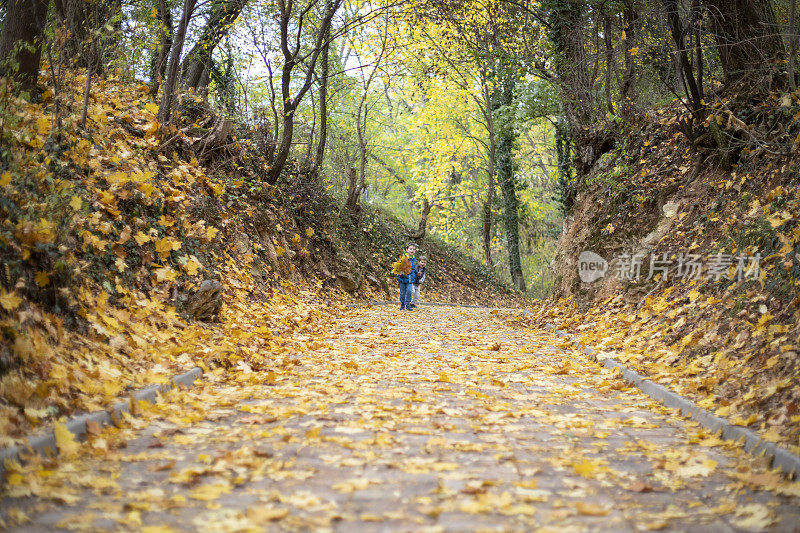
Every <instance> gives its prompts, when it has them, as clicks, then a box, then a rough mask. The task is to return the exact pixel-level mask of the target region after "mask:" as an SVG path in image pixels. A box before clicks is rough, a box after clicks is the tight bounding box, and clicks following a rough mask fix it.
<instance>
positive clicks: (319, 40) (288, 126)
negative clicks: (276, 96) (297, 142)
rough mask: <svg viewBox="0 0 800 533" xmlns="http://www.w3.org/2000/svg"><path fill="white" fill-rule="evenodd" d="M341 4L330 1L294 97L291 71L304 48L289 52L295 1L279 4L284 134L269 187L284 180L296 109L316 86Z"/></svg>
mask: <svg viewBox="0 0 800 533" xmlns="http://www.w3.org/2000/svg"><path fill="white" fill-rule="evenodd" d="M342 1H343V0H332V1H331V2H329V4H328V6H327V8H326V12H325V16H324V17H323V19H322V21H321V22H320V27H319V29H318V30H317V35H316V39H315V44H314V48H313V50H312V51H311V52H310V54H309V56H310V57H309V58H308V59H307V60H306V65H307V68H308V71H307V72H306V77H305V80H304V81H303V84H302V86H301V87H300V89H299V90H298V91H297V93H296V94H295V96H294V97H292V95H291V83H292V71H293V70H294V67H295V66H296V65H297V58H298V55H299V54H300V52H301V48H300V45H299V44H298V45H297V47H296V48H295V49H294V50H290V49H289V21H290V20H291V18H292V12H291V10H292V2H286V1H285V0H279V2H278V6H279V8H280V23H279V25H280V39H281V51H282V52H283V58H284V62H283V71H282V74H281V97H282V101H283V129H282V131H281V141H280V144H279V145H278V151H277V153H276V154H275V159H274V161H273V162H272V166H271V167H270V169H269V173H268V174H267V180H266V181H267V183H269V184H270V185H274V184H276V183H277V182H278V179H279V178H280V177H281V172H283V167H284V166H285V165H286V160H287V159H288V158H289V150H290V149H291V147H292V135H293V133H294V132H293V130H294V112H295V110H296V109H297V106H298V105H299V104H300V101H301V100H302V99H303V96H305V94H306V93H307V92H308V90H309V89H310V88H311V84H312V83H314V76H313V74H314V67H315V66H316V63H317V59H318V58H319V54H320V53H321V52H322V48H323V44H324V42H325V35H326V34H327V32H328V29H329V28H330V25H331V19H333V15H334V14H335V13H336V10H338V9H339V6H341V4H342ZM298 26H299V27H302V23H299V24H298ZM298 43H299V38H298Z"/></svg>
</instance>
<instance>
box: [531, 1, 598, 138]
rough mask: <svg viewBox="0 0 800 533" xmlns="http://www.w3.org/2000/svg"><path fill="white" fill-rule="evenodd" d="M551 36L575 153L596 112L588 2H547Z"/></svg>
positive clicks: (562, 98)
mask: <svg viewBox="0 0 800 533" xmlns="http://www.w3.org/2000/svg"><path fill="white" fill-rule="evenodd" d="M542 5H543V7H544V8H545V9H547V12H548V23H549V36H550V40H551V41H552V43H553V48H554V49H555V58H554V63H555V71H556V76H557V79H558V85H559V88H560V91H561V100H562V102H563V105H564V112H565V115H566V117H567V121H568V122H569V125H570V130H571V131H570V133H571V136H572V140H573V142H574V143H575V148H576V150H578V151H580V150H581V149H582V148H583V147H584V144H585V141H586V130H588V129H589V126H590V125H591V118H592V114H593V109H594V98H593V97H592V86H593V84H592V81H591V77H590V76H589V69H588V68H587V63H586V49H585V47H584V29H585V27H586V22H585V16H584V15H585V13H586V12H587V6H586V3H585V2H583V1H581V0H545V1H544V2H542Z"/></svg>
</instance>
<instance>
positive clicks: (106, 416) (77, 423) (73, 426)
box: [0, 366, 203, 476]
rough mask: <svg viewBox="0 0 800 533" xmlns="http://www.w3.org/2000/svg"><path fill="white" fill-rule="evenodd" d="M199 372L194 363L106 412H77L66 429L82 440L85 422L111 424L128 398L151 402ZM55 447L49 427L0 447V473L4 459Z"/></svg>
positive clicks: (125, 407) (127, 407)
mask: <svg viewBox="0 0 800 533" xmlns="http://www.w3.org/2000/svg"><path fill="white" fill-rule="evenodd" d="M202 375H203V370H202V369H201V368H200V367H197V366H196V367H194V368H193V369H191V370H189V371H188V372H184V373H183V374H180V375H178V376H174V377H173V378H172V379H171V380H170V382H169V383H165V384H163V385H151V386H149V387H146V388H144V389H141V390H139V391H137V392H135V393H134V394H133V395H131V397H130V398H129V399H127V400H122V401H119V402H117V403H115V404H114V405H113V406H112V407H111V408H109V409H108V410H107V411H97V412H95V413H88V414H85V415H78V416H75V417H72V418H70V419H69V420H67V421H66V423H65V425H66V426H67V429H68V430H69V432H70V433H72V434H73V435H75V438H76V439H78V440H82V439H83V438H84V437H86V433H87V423H88V422H94V423H96V424H98V425H99V426H101V427H102V426H110V425H112V424H113V423H114V420H116V419H118V418H119V417H120V416H121V415H122V413H130V411H131V403H130V402H131V399H133V400H137V401H146V402H149V403H153V402H155V400H156V397H157V396H158V394H159V393H163V392H166V391H168V390H170V389H172V388H173V387H175V386H179V385H182V386H184V387H187V388H188V387H190V386H192V385H193V384H194V382H195V381H196V380H197V379H199V378H200V376H202ZM57 450H58V448H57V446H56V437H55V433H53V431H52V430H49V431H48V432H47V433H45V434H42V435H37V436H35V437H30V438H29V439H28V443H27V445H24V444H17V445H16V446H11V447H9V448H5V449H3V450H0V476H2V475H3V474H5V470H6V467H5V463H6V461H8V460H10V461H19V460H20V455H21V454H22V453H23V452H32V453H38V454H40V455H44V456H48V455H57V453H58V451H57Z"/></svg>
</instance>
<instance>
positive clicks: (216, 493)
mask: <svg viewBox="0 0 800 533" xmlns="http://www.w3.org/2000/svg"><path fill="white" fill-rule="evenodd" d="M230 491H231V486H230V484H229V483H228V482H226V481H223V482H220V483H211V484H208V485H200V486H199V487H197V488H196V489H194V490H193V491H192V492H190V493H189V497H190V498H194V499H195V500H203V501H211V500H216V499H217V498H219V497H220V496H222V495H223V494H227V493H229V492H230Z"/></svg>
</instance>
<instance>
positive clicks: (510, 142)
mask: <svg viewBox="0 0 800 533" xmlns="http://www.w3.org/2000/svg"><path fill="white" fill-rule="evenodd" d="M506 76H507V75H505V74H504V77H506ZM501 83H502V85H501V86H500V87H497V88H496V89H495V95H494V96H495V98H494V104H495V105H494V106H493V108H494V109H493V110H494V111H496V112H497V111H499V112H500V115H501V116H502V118H501V117H499V116H498V117H497V118H496V119H495V123H496V128H495V130H496V136H497V181H498V182H499V184H500V190H501V191H502V192H503V222H504V226H505V233H506V248H507V251H508V268H509V271H510V273H511V281H512V282H513V283H514V286H515V287H516V288H517V289H518V290H520V291H522V292H525V277H524V276H523V273H522V262H521V259H520V246H519V199H518V198H517V182H516V177H515V175H514V174H515V170H516V169H515V164H514V149H515V144H516V133H515V131H514V118H513V114H512V113H513V111H512V112H509V106H513V104H514V80H513V78H510V77H506V79H504V80H503V81H502V82H501Z"/></svg>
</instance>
